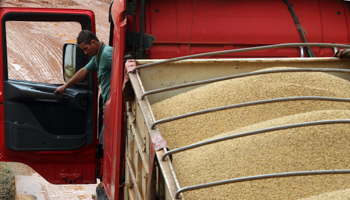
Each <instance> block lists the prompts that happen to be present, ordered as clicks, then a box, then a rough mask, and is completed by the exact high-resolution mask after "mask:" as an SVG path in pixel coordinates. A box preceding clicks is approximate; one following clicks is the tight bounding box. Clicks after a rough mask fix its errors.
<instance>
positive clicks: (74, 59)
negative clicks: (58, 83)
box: [62, 43, 88, 82]
mask: <svg viewBox="0 0 350 200" xmlns="http://www.w3.org/2000/svg"><path fill="white" fill-rule="evenodd" d="M87 62H88V57H87V56H86V55H85V54H84V51H83V50H81V49H80V48H79V46H78V44H73V43H67V44H64V46H63V69H62V70H63V79H64V81H65V82H67V81H69V79H71V78H72V77H73V76H74V74H75V73H76V72H77V71H79V69H81V68H83V67H84V66H85V65H86V64H87Z"/></svg>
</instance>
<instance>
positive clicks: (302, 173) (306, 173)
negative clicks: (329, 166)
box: [175, 169, 350, 199]
mask: <svg viewBox="0 0 350 200" xmlns="http://www.w3.org/2000/svg"><path fill="white" fill-rule="evenodd" d="M324 174H350V170H349V169H339V170H315V171H298V172H284V173H275V174H264V175H256V176H247V177H240V178H234V179H227V180H222V181H216V182H211V183H204V184H200V185H193V186H188V187H184V188H181V189H180V190H178V191H177V192H176V196H175V197H176V198H177V199H179V198H180V194H181V193H183V192H186V191H191V190H195V189H201V188H208V187H213V186H218V185H224V184H229V183H238V182H244V181H253V180H259V179H269V178H281V177H290V176H311V175H324Z"/></svg>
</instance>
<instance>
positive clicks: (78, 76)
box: [54, 67, 89, 96]
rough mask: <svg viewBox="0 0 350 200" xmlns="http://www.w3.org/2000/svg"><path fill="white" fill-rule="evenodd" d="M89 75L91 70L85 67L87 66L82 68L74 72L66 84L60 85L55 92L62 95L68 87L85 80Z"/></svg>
mask: <svg viewBox="0 0 350 200" xmlns="http://www.w3.org/2000/svg"><path fill="white" fill-rule="evenodd" d="M88 75H89V71H88V70H87V69H85V67H83V68H81V69H80V70H79V71H78V72H77V73H75V74H74V76H73V77H72V78H71V79H70V80H69V81H68V82H67V83H66V84H64V85H62V86H60V87H58V88H57V89H56V90H55V92H54V93H55V94H59V95H60V96H62V95H63V93H64V92H65V91H66V89H67V88H69V87H71V86H73V85H75V84H77V83H80V82H82V81H83V80H85V78H86V77H87V76H88Z"/></svg>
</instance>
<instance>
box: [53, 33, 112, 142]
mask: <svg viewBox="0 0 350 200" xmlns="http://www.w3.org/2000/svg"><path fill="white" fill-rule="evenodd" d="M77 43H78V45H79V47H80V48H81V49H82V50H83V51H84V53H85V54H87V55H89V56H93V57H92V59H91V60H90V61H89V63H88V64H87V65H86V66H85V67H83V68H81V69H80V70H79V71H78V72H77V73H76V74H74V76H73V77H72V78H71V79H70V80H69V81H68V82H67V83H66V84H64V85H62V86H60V87H58V88H57V89H56V91H55V94H59V95H60V96H62V94H63V93H64V92H65V91H66V89H67V88H68V87H71V86H73V85H74V84H76V83H79V82H82V81H83V80H85V79H86V78H87V77H88V75H89V73H90V72H94V71H97V73H98V82H99V84H100V85H101V96H102V100H103V110H104V108H105V105H106V102H107V100H108V99H109V91H110V86H111V69H112V57H113V48H112V47H110V46H108V45H106V44H104V43H103V42H100V41H99V40H98V38H97V37H96V35H95V34H94V33H92V32H91V31H88V30H82V31H81V32H80V33H79V35H78V38H77ZM103 132H104V126H102V130H101V133H100V137H99V138H100V143H101V144H102V147H103Z"/></svg>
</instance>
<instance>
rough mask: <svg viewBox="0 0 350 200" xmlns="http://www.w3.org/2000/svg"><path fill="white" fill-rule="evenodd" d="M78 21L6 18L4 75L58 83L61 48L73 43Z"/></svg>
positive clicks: (78, 30) (60, 69) (60, 82)
mask: <svg viewBox="0 0 350 200" xmlns="http://www.w3.org/2000/svg"><path fill="white" fill-rule="evenodd" d="M80 30H81V25H80V24H79V23H78V22H27V21H7V22H6V41H7V70H8V79H16V80H25V81H32V82H41V83H50V84H62V83H64V80H63V76H62V49H63V45H64V43H75V42H76V37H77V36H78V34H79V32H80Z"/></svg>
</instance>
